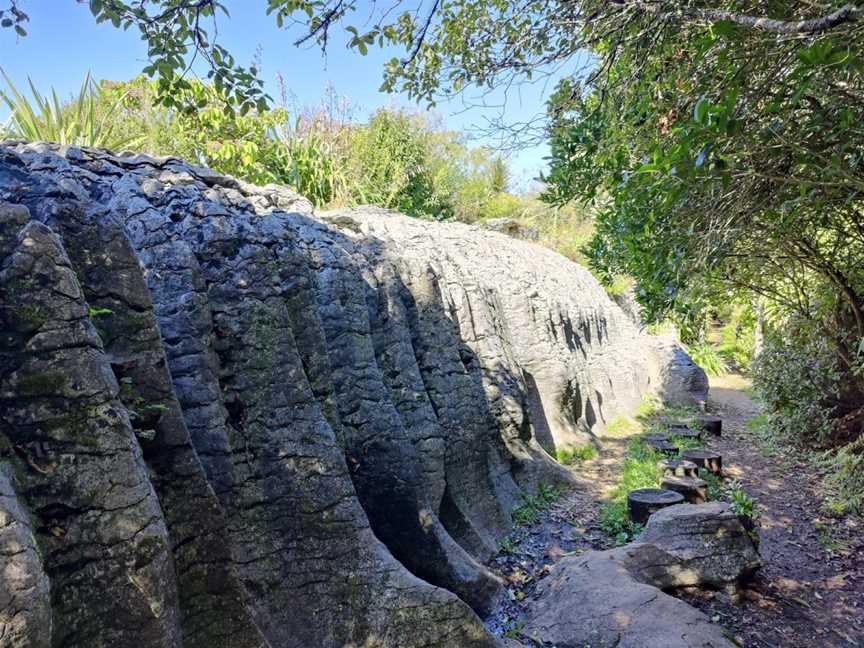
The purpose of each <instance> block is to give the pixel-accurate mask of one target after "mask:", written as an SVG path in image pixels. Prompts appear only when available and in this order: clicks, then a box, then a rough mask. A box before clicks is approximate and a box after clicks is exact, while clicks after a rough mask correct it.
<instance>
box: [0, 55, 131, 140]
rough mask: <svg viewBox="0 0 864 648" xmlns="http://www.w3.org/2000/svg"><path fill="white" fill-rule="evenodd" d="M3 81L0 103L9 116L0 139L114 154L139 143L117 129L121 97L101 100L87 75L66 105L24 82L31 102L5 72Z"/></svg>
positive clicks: (95, 84) (0, 132)
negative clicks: (27, 85) (86, 147)
mask: <svg viewBox="0 0 864 648" xmlns="http://www.w3.org/2000/svg"><path fill="white" fill-rule="evenodd" d="M3 79H4V80H5V82H6V90H5V91H3V90H0V99H2V102H3V103H5V104H6V106H7V107H8V108H9V110H10V111H11V112H12V114H11V115H10V117H9V124H8V126H6V127H5V128H0V138H6V137H9V138H13V139H22V140H26V141H31V142H32V141H46V142H56V143H58V144H72V145H75V146H97V147H102V148H110V149H118V150H119V149H126V148H131V147H135V146H137V145H139V144H141V142H142V140H143V138H142V137H140V135H138V134H128V133H124V132H121V130H120V129H118V128H117V122H118V120H119V116H120V111H121V109H122V106H121V104H122V100H123V98H124V97H123V96H122V95H121V96H119V97H111V98H108V97H106V96H104V95H103V93H102V89H101V88H100V86H99V85H98V84H97V83H96V82H95V81H93V79H92V78H90V75H89V74H87V76H86V77H85V78H84V82H83V83H82V84H81V89H80V91H79V92H78V96H77V97H74V98H72V99H71V100H69V101H66V102H61V101H60V99H59V97H58V96H57V93H56V92H55V91H54V90H53V89H52V90H51V96H50V97H47V96H43V95H42V94H41V93H40V92H39V91H38V90H37V89H36V87H35V86H34V85H33V82H32V81H30V80H29V79H28V84H29V86H30V93H31V95H32V101H31V100H30V99H28V98H27V97H25V96H24V95H22V94H21V93H20V92H19V91H18V89H17V88H16V87H15V85H14V84H13V83H12V79H10V78H9V77H8V76H7V75H6V73H5V72H3Z"/></svg>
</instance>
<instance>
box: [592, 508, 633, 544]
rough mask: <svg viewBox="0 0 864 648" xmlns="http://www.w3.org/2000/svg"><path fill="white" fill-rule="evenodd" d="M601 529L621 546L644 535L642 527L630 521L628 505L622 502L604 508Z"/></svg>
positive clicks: (601, 514)
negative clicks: (641, 534)
mask: <svg viewBox="0 0 864 648" xmlns="http://www.w3.org/2000/svg"><path fill="white" fill-rule="evenodd" d="M600 529H601V530H602V531H603V533H605V534H606V535H608V536H610V537H611V538H613V539H614V540H615V543H616V544H619V545H622V544H626V543H628V542H630V541H631V540H633V539H634V538H636V536H638V535H639V534H640V533H642V525H641V524H638V523H637V522H633V521H632V520H630V516H629V514H628V513H627V504H626V503H624V502H620V501H615V502H610V503H608V504H606V505H604V506H603V508H602V509H601V511H600Z"/></svg>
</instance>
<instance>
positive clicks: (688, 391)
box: [0, 143, 704, 648]
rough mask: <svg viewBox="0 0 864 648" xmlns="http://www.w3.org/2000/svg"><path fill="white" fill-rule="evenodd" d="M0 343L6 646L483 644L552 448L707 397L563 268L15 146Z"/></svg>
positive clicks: (508, 248) (452, 238) (390, 222)
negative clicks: (640, 407) (636, 412)
mask: <svg viewBox="0 0 864 648" xmlns="http://www.w3.org/2000/svg"><path fill="white" fill-rule="evenodd" d="M0 325H2V333H0V556H2V557H3V558H2V559H3V564H2V569H0V578H2V581H0V638H2V639H3V640H4V641H6V640H7V639H8V640H9V642H10V645H12V646H15V647H16V648H18V647H23V646H27V647H31V646H32V647H39V648H41V647H47V646H52V647H53V648H72V647H73V646H75V647H77V646H88V647H93V648H101V647H108V646H116V645H121V644H126V643H129V642H130V641H133V640H134V642H135V643H136V644H137V645H142V646H144V645H146V646H165V647H179V646H184V647H187V648H196V647H199V646H200V647H204V646H206V647H207V648H222V647H224V648H228V647H231V648H244V647H249V648H252V647H253V646H255V647H257V646H271V647H274V648H275V647H279V648H283V647H287V648H293V647H301V646H302V647H308V646H322V647H330V646H358V647H359V646H363V647H372V646H375V647H387V648H389V647H394V648H395V647H396V646H400V647H410V646H418V647H419V646H441V645H448V646H466V647H474V646H476V647H491V646H494V645H496V643H495V640H494V639H493V638H492V637H491V636H490V635H489V634H488V633H487V632H486V630H485V629H484V628H483V625H482V623H481V621H480V618H479V617H478V614H480V615H482V614H484V613H485V612H486V611H487V610H488V609H490V607H491V606H492V605H493V604H494V602H495V599H496V597H497V595H498V593H499V590H500V583H499V581H498V578H497V577H496V576H495V575H494V574H492V573H491V572H490V571H489V570H488V569H487V568H486V567H484V565H483V563H484V561H485V560H486V559H487V558H488V557H489V556H490V555H491V554H492V553H493V552H494V551H495V548H496V546H497V543H498V541H499V540H500V539H501V537H503V535H504V534H505V533H507V531H508V530H509V529H510V528H511V526H512V521H511V518H510V511H511V510H512V508H513V507H514V505H515V504H516V503H517V502H518V498H519V495H520V493H521V492H523V491H531V490H533V489H535V488H537V486H538V485H539V484H540V483H544V482H546V483H549V482H566V481H567V480H568V479H569V473H568V472H567V471H565V470H563V469H562V468H561V467H560V466H558V465H557V464H556V463H555V462H554V461H553V460H552V459H551V458H550V456H549V455H548V454H547V451H553V450H554V449H555V448H556V447H558V446H561V445H570V444H575V443H583V442H586V441H588V440H589V439H591V438H592V434H593V433H595V432H596V431H598V430H600V429H602V427H603V425H604V424H605V422H606V421H609V420H611V419H612V418H614V417H615V416H617V415H618V414H621V413H624V412H626V411H627V410H628V409H630V408H631V407H633V406H634V405H635V404H636V403H637V402H638V401H639V399H640V398H641V396H642V395H643V394H645V393H646V392H650V391H655V392H660V393H661V394H663V395H664V396H666V397H668V398H676V399H679V400H690V401H699V400H703V399H704V393H703V392H702V385H701V383H699V381H698V380H693V376H697V374H698V372H697V371H696V370H694V369H693V368H692V365H691V366H690V367H685V368H684V369H683V370H682V368H681V367H683V366H684V365H683V364H682V361H681V355H680V354H681V353H683V352H681V351H680V349H677V348H676V347H674V346H669V345H667V344H659V345H658V344H657V343H655V341H654V340H653V339H652V338H650V337H648V336H644V335H642V334H641V333H640V332H639V331H638V330H637V329H636V327H635V326H634V325H633V324H632V323H631V322H630V321H629V320H628V318H627V317H626V316H625V315H624V314H623V313H622V312H621V311H620V309H619V308H617V307H616V306H615V305H614V304H613V303H612V302H611V301H610V300H609V299H608V297H607V296H606V295H605V293H604V291H603V290H602V288H601V287H600V286H599V285H597V283H596V282H595V281H594V280H593V279H592V278H591V276H590V275H589V274H588V273H587V272H586V271H585V270H584V269H582V268H579V267H578V266H576V265H574V264H572V263H570V262H568V261H567V260H565V259H563V258H562V257H560V256H558V255H556V254H555V253H553V252H551V251H549V250H545V249H543V248H540V247H538V246H536V245H533V244H530V243H527V242H523V241H518V240H513V239H511V238H509V237H507V236H505V235H502V234H497V233H494V232H489V231H486V230H483V229H480V228H477V227H469V226H464V225H457V224H431V223H428V222H423V221H418V220H414V219H410V218H406V217H403V216H399V215H396V214H392V213H387V212H383V211H381V210H376V209H369V208H366V209H358V210H343V211H339V212H333V213H321V214H315V213H314V212H313V210H312V208H311V206H310V205H309V203H308V202H307V201H306V200H305V199H303V198H302V197H300V196H297V195H296V194H293V193H292V192H290V191H287V190H286V189H284V188H281V187H277V186H266V187H256V186H252V185H249V184H247V183H244V182H241V181H238V180H236V179H233V178H230V177H225V176H221V175H219V174H216V173H214V172H212V171H210V170H208V169H204V168H201V167H196V166H193V165H189V164H186V163H183V162H181V161H179V160H176V159H171V158H164V159H154V158H151V157H147V156H115V155H112V154H110V153H107V152H104V151H98V150H91V149H78V148H73V147H69V148H59V147H56V146H52V145H47V144H33V145H24V144H16V143H4V144H2V145H0ZM685 357H686V356H685ZM697 377H698V376H697ZM4 645H5V644H4Z"/></svg>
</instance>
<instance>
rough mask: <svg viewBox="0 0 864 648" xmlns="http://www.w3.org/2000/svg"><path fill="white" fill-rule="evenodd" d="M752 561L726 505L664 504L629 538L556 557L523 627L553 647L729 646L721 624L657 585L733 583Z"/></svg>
mask: <svg viewBox="0 0 864 648" xmlns="http://www.w3.org/2000/svg"><path fill="white" fill-rule="evenodd" d="M759 565H760V561H759V556H758V555H757V553H756V549H755V547H754V545H753V542H752V540H751V539H750V537H749V535H748V534H747V532H746V531H745V529H744V527H743V526H742V525H741V523H740V522H739V520H738V518H737V516H736V515H735V514H734V513H732V512H731V511H730V510H729V507H728V505H727V504H724V503H720V502H716V503H711V504H701V505H693V504H679V505H676V506H671V507H669V508H665V509H662V510H660V511H658V512H657V513H654V514H653V515H652V516H651V518H650V519H649V521H648V524H647V526H646V528H645V531H644V532H643V533H642V536H641V537H640V539H639V540H638V541H637V542H634V543H631V544H629V545H626V546H624V547H619V548H617V549H611V550H608V551H592V552H588V553H587V554H583V555H581V556H571V557H568V558H565V559H564V560H562V561H561V562H559V563H558V564H557V565H556V566H555V568H554V569H553V570H552V572H551V573H550V575H549V577H548V578H547V579H545V580H544V581H542V584H541V586H540V587H538V593H537V596H536V599H535V600H534V601H533V602H532V603H531V605H530V606H529V612H528V615H529V619H530V620H529V622H528V624H527V625H526V627H525V630H524V631H525V633H526V634H528V635H529V636H532V637H536V638H538V639H541V640H543V641H545V642H548V643H551V644H554V645H556V646H558V647H559V648H568V647H571V646H572V647H574V648H575V647H577V646H578V647H581V646H588V645H590V646H592V647H593V646H617V647H618V648H623V647H632V648H654V647H656V648H695V647H699V648H709V647H711V648H719V647H723V648H731V646H733V645H735V644H733V643H732V642H731V641H729V639H727V638H726V636H725V634H724V631H723V629H722V628H720V627H719V626H716V625H713V624H712V623H710V622H709V620H708V618H707V617H706V616H705V615H704V614H702V613H701V612H699V611H698V610H696V609H694V608H692V607H690V606H689V605H687V604H686V603H684V602H683V601H680V600H678V599H676V598H674V597H672V596H670V595H668V594H665V593H664V592H663V590H669V589H674V588H676V587H685V586H694V585H702V586H708V587H729V586H734V585H735V584H737V583H738V582H739V581H741V580H743V579H745V578H747V577H748V576H750V575H751V574H752V573H753V572H754V571H755V570H756V569H758V567H759Z"/></svg>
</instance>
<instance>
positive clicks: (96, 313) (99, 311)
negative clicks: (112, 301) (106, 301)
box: [87, 306, 114, 319]
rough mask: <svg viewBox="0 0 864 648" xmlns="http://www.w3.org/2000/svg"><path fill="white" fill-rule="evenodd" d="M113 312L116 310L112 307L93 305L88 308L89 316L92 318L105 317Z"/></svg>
mask: <svg viewBox="0 0 864 648" xmlns="http://www.w3.org/2000/svg"><path fill="white" fill-rule="evenodd" d="M113 314H114V311H113V310H111V309H110V308H94V307H92V306H89V307H88V308H87V317H89V318H90V319H93V318H96V317H105V316H106V315H113Z"/></svg>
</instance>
